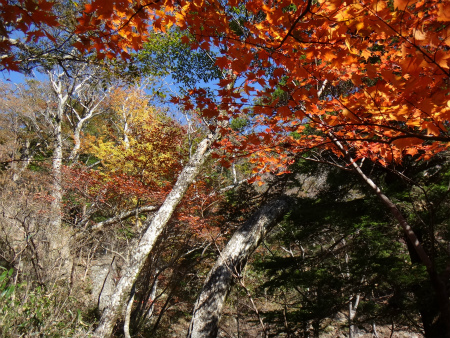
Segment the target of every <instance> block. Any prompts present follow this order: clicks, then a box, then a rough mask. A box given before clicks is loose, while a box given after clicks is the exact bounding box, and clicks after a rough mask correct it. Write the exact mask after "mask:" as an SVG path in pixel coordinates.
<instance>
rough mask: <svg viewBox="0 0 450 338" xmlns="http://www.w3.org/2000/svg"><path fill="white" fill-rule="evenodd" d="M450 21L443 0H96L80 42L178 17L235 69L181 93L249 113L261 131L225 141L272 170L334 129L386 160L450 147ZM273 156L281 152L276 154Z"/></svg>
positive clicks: (363, 153) (218, 108) (131, 38)
mask: <svg viewBox="0 0 450 338" xmlns="http://www.w3.org/2000/svg"><path fill="white" fill-rule="evenodd" d="M19 2H20V1H19ZM22 3H23V1H22ZM449 24H450V7H449V5H448V2H446V1H441V0H430V1H416V0H411V1H406V0H395V1H394V2H390V1H360V0H355V1H341V0H330V1H325V0H322V1H318V2H312V1H307V0H303V1H284V0H281V1H261V0H249V1H239V2H238V1H227V2H204V1H201V0H196V1H176V2H173V1H169V0H166V1H128V0H114V1H103V0H102V1H100V0H95V1H91V2H90V3H88V4H87V5H86V7H85V8H84V9H83V11H82V13H81V14H80V18H79V27H78V28H77V30H76V33H77V34H78V35H79V41H78V42H77V43H76V47H77V48H79V49H80V50H82V51H96V53H97V55H98V56H99V57H105V56H108V57H111V58H112V57H115V56H117V55H121V56H122V57H126V56H127V52H128V51H129V50H131V49H139V48H141V46H142V43H143V42H144V41H145V39H146V37H147V34H148V33H147V32H148V30H149V29H153V30H155V31H160V32H164V31H166V30H167V29H169V28H170V27H171V26H172V25H175V26H177V27H178V28H179V29H181V30H186V31H187V32H189V34H191V35H192V36H193V37H194V39H192V40H189V41H190V43H191V47H192V48H198V47H201V48H203V49H206V50H210V49H213V50H214V51H215V52H216V53H218V58H217V65H218V66H219V67H221V68H222V69H224V70H227V69H229V70H231V72H232V73H234V74H235V76H236V84H235V87H234V89H233V90H230V89H229V88H227V85H229V83H230V82H229V81H230V80H228V79H225V80H223V81H221V86H222V88H221V89H220V90H219V91H218V92H217V93H218V95H219V97H220V100H217V101H214V102H212V101H211V100H210V99H205V98H204V96H202V95H201V93H200V91H196V90H193V91H192V97H194V98H195V100H191V99H190V97H187V98H186V99H185V100H180V102H182V103H184V104H185V107H186V108H189V109H193V108H197V109H198V110H199V111H200V112H203V113H204V114H205V116H206V117H207V118H214V117H216V116H218V114H219V112H226V116H227V117H229V118H235V117H242V116H244V117H248V118H249V121H250V123H252V124H253V127H254V130H255V131H256V132H255V133H254V134H253V133H250V134H248V133H247V135H231V132H230V131H226V132H225V131H224V133H225V135H224V138H223V140H222V146H223V147H224V149H225V150H226V151H227V152H228V153H233V156H235V155H236V153H237V152H240V153H241V154H246V155H248V154H251V155H252V156H253V160H254V161H256V162H257V163H259V166H260V167H261V168H262V167H264V166H265V167H267V168H268V170H270V168H274V167H280V168H281V167H283V166H286V165H287V164H289V162H290V161H292V158H294V157H295V156H296V154H299V153H303V152H305V151H308V150H310V149H328V150H331V151H333V152H335V153H336V154H337V155H338V156H340V155H341V152H340V150H339V149H338V148H337V147H336V146H335V144H333V141H332V140H333V139H337V140H339V141H341V142H342V143H343V145H344V146H345V148H346V149H347V150H351V151H352V153H353V154H354V155H355V156H356V157H365V158H370V159H372V160H374V161H379V162H380V163H382V164H385V163H386V162H389V161H401V159H402V157H403V156H405V155H406V154H409V155H419V156H420V157H421V158H425V159H427V158H429V157H430V156H433V155H434V154H435V153H437V152H439V151H442V150H444V149H446V148H447V143H448V141H449V139H450V137H449V134H448V121H449V118H450V104H449V102H450V98H449V96H448V94H447V93H448V86H449V80H448V79H449V74H450V72H449V71H450V67H449V62H450V52H449V49H450V25H449ZM185 40H186V41H185V42H188V39H185ZM280 90H281V91H282V92H283V94H282V95H280ZM196 93H198V94H199V95H195V94H196ZM222 118H223V117H222ZM255 135H256V136H257V137H255ZM236 140H238V141H239V144H238V143H237V142H236ZM274 154H277V155H276V156H275V155H274ZM269 158H270V159H272V158H275V159H278V160H277V161H275V162H276V163H273V165H269V166H267V162H270V163H272V161H267V159H269Z"/></svg>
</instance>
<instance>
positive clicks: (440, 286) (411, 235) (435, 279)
mask: <svg viewBox="0 0 450 338" xmlns="http://www.w3.org/2000/svg"><path fill="white" fill-rule="evenodd" d="M329 135H330V138H331V140H332V141H333V143H334V144H335V145H336V146H337V147H338V148H339V149H340V150H341V151H342V154H343V155H344V156H345V157H346V158H347V160H348V161H349V163H350V165H351V166H352V167H353V169H354V170H355V171H356V173H357V174H358V175H359V177H360V178H361V179H362V180H363V181H364V182H365V183H366V184H367V185H368V186H369V187H370V188H371V189H372V191H373V192H374V194H375V195H376V196H377V197H378V198H379V199H380V200H381V202H382V203H383V204H384V205H385V206H386V207H387V208H388V209H389V211H390V212H391V214H392V216H393V217H394V218H395V219H396V220H397V221H398V222H399V223H400V226H401V227H402V229H403V232H404V234H405V236H406V239H407V241H408V242H409V244H410V245H409V249H410V253H411V251H414V252H415V254H416V255H417V257H418V259H419V260H420V262H421V263H422V264H423V265H424V266H425V268H426V269H427V273H428V276H429V278H430V281H431V285H432V288H433V290H434V292H435V294H436V297H435V300H436V304H437V307H438V309H439V312H440V314H439V316H438V318H434V319H433V322H434V323H438V325H439V326H438V327H439V329H438V330H439V331H440V332H439V336H438V337H442V338H450V299H449V291H448V289H447V286H448V278H447V279H444V278H441V276H439V274H438V272H437V270H436V266H435V264H434V262H433V261H432V260H431V259H430V257H429V256H428V254H427V252H426V251H425V249H424V248H423V246H422V243H421V242H420V241H419V238H418V237H417V235H416V234H415V232H414V230H413V229H412V228H411V226H410V225H409V223H408V222H407V220H406V219H405V217H403V214H402V213H401V211H400V210H399V209H398V208H397V205H396V204H395V203H394V202H392V201H391V199H390V198H389V197H387V196H386V195H385V194H383V192H382V191H381V189H380V188H379V187H378V186H377V185H376V184H375V182H374V181H372V180H371V179H370V178H369V177H368V176H367V175H366V174H365V173H364V172H363V171H362V169H361V167H360V166H359V165H358V164H357V163H356V161H355V160H354V159H353V158H352V157H351V156H350V155H349V153H348V152H347V151H346V150H345V148H344V146H343V145H342V143H341V142H340V141H339V140H338V139H337V138H336V137H335V136H334V135H333V134H331V133H330V134H329ZM424 324H425V325H424V326H425V327H426V326H427V324H426V323H424ZM425 335H426V337H430V338H434V337H436V336H435V333H434V332H432V333H427V332H425Z"/></svg>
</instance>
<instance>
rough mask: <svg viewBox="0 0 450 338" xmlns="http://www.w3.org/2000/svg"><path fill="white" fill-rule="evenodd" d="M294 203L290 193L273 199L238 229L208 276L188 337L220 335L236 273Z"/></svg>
mask: <svg viewBox="0 0 450 338" xmlns="http://www.w3.org/2000/svg"><path fill="white" fill-rule="evenodd" d="M290 207H291V202H290V199H289V198H288V197H283V198H279V199H276V200H273V201H271V202H269V203H267V204H266V205H264V206H263V207H262V208H261V209H259V210H258V211H257V212H256V213H255V214H253V216H252V217H251V218H250V219H249V220H248V221H247V222H246V223H244V224H243V225H242V226H241V227H240V228H239V229H238V230H237V231H236V232H235V233H234V235H233V237H232V238H231V239H230V241H229V242H228V244H227V245H226V247H225V249H224V250H223V251H222V253H221V254H220V257H219V259H218V260H217V262H216V264H215V265H214V267H213V268H212V269H211V271H210V272H209V274H208V276H207V277H206V281H205V283H204V285H203V289H202V291H201V293H200V295H199V296H198V298H197V301H196V303H195V306H194V311H193V316H192V320H191V324H190V327H189V331H188V334H187V337H188V338H205V337H216V336H217V333H218V330H219V320H220V316H221V313H222V308H223V304H224V302H225V300H226V297H227V294H228V291H229V290H230V287H231V283H232V281H233V277H235V276H238V277H239V276H240V274H241V271H242V270H243V268H244V266H245V264H246V262H247V260H248V258H249V256H250V255H251V254H252V253H253V251H254V250H255V249H256V248H257V247H258V245H259V243H260V242H261V240H262V239H263V238H264V236H265V235H266V234H267V233H268V232H269V231H270V230H271V229H272V228H273V227H274V226H275V225H276V224H277V223H278V222H279V221H280V220H281V219H282V218H283V216H284V215H285V214H286V213H287V212H288V211H289V209H290Z"/></svg>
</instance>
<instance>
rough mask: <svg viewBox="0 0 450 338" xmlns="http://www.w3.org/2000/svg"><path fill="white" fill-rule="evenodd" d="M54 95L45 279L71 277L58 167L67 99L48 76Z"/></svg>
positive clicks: (60, 160) (52, 78)
mask: <svg viewBox="0 0 450 338" xmlns="http://www.w3.org/2000/svg"><path fill="white" fill-rule="evenodd" d="M50 80H51V84H52V88H53V91H54V93H55V94H56V96H57V98H58V106H57V108H56V111H54V112H53V113H52V114H51V116H49V118H51V119H52V124H53V133H54V140H53V144H54V150H53V157H52V176H53V188H52V202H51V213H52V218H51V221H50V224H49V225H50V229H49V231H48V234H49V235H48V236H49V237H48V240H49V255H48V262H46V266H47V268H48V273H47V278H50V277H56V278H59V277H61V276H66V277H67V276H68V275H69V274H70V273H71V270H72V266H71V257H70V248H69V240H70V234H69V233H68V232H67V231H64V229H62V209H61V204H62V197H63V188H62V182H61V180H62V172H61V171H62V163H63V135H62V119H63V116H64V110H65V106H66V103H67V100H68V95H67V94H63V93H62V83H61V80H60V79H59V77H58V76H50Z"/></svg>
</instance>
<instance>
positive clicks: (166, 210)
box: [94, 133, 218, 337]
mask: <svg viewBox="0 0 450 338" xmlns="http://www.w3.org/2000/svg"><path fill="white" fill-rule="evenodd" d="M217 136H218V134H216V133H214V134H213V133H211V134H209V135H208V136H207V137H206V138H205V139H204V140H203V141H201V142H200V144H199V145H198V146H197V150H196V152H195V154H194V155H193V156H192V157H191V159H190V161H189V163H188V164H187V165H186V166H185V167H184V168H183V170H182V171H181V174H180V175H179V176H178V179H177V182H176V183H175V185H174V187H173V189H172V191H171V192H170V193H169V195H168V196H167V197H166V199H165V201H164V203H163V204H162V206H161V207H160V208H159V209H158V211H157V212H156V213H155V215H154V217H153V218H152V220H151V223H150V225H149V226H148V228H147V230H146V231H145V233H144V235H143V236H142V239H141V240H140V242H139V244H138V245H137V247H136V248H135V249H134V250H133V252H132V254H131V259H130V261H129V264H128V267H127V268H126V269H125V271H124V272H123V275H122V277H121V279H120V280H119V283H118V284H117V286H116V289H115V291H114V295H113V296H112V297H111V300H110V303H109V305H108V306H107V307H106V309H105V310H104V311H103V314H102V317H101V319H100V324H99V326H98V327H97V329H96V330H95V333H94V336H95V337H109V336H111V334H112V331H113V328H114V325H115V323H116V320H117V318H118V317H119V315H120V314H121V311H122V308H123V305H124V304H125V303H126V301H127V299H128V297H129V294H130V291H131V288H132V286H133V284H134V282H135V281H136V279H137V277H138V275H139V272H140V271H141V269H142V267H143V266H144V263H145V260H146V259H147V256H148V255H149V253H150V252H151V250H152V248H153V245H154V244H155V242H156V239H157V238H158V236H159V235H160V233H161V232H162V230H163V229H164V227H165V225H166V224H167V222H168V221H169V220H170V217H171V216H172V213H173V212H174V210H175V208H176V206H177V205H178V203H179V202H180V201H181V199H182V198H183V196H184V194H185V192H186V190H187V188H188V187H189V185H190V184H191V183H192V181H193V180H194V179H195V177H196V176H197V175H198V173H199V172H200V169H201V167H202V165H203V163H204V162H205V160H206V159H207V158H208V156H209V154H210V153H211V143H212V142H213V141H214V140H215V139H216V138H217Z"/></svg>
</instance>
